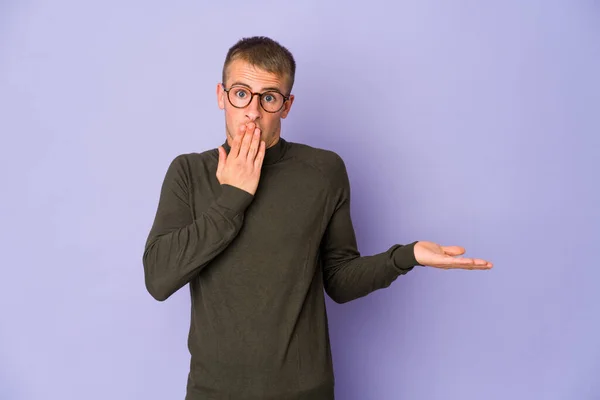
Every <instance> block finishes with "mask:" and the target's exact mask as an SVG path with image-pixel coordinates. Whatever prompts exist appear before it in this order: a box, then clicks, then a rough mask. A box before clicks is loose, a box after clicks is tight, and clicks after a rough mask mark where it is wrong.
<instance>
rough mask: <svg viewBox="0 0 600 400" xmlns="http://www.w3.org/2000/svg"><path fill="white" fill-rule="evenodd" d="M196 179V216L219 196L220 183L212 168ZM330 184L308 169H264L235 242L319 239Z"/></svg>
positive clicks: (325, 220)
mask: <svg viewBox="0 0 600 400" xmlns="http://www.w3.org/2000/svg"><path fill="white" fill-rule="evenodd" d="M201 179H202V182H199V181H197V182H195V184H194V185H193V190H192V196H191V197H192V198H191V199H190V202H191V208H192V210H191V211H192V217H193V218H197V217H198V216H199V215H201V213H203V212H205V211H206V210H207V209H208V207H210V206H211V204H212V203H213V202H214V201H215V199H216V198H217V197H218V196H220V194H221V189H220V183H219V182H218V180H217V179H216V177H215V176H214V173H213V171H211V170H208V171H207V175H205V176H204V177H201ZM330 199H331V195H330V193H329V187H328V185H327V184H326V180H325V179H324V177H323V176H322V175H320V174H319V173H317V172H315V171H314V170H312V169H310V168H304V169H303V168H302V167H298V166H296V167H295V168H278V167H276V166H268V167H266V168H263V171H262V173H261V177H260V182H259V184H258V189H257V192H256V193H255V195H254V197H253V200H252V202H251V203H250V205H249V206H248V208H247V209H246V210H245V212H244V222H243V226H242V229H241V231H240V233H239V237H238V241H248V242H251V243H252V245H253V246H255V247H258V248H260V247H262V245H264V246H266V247H270V248H272V247H273V246H277V245H278V244H287V245H288V246H289V244H290V243H294V242H306V241H314V240H320V237H321V236H322V233H323V232H324V230H325V228H326V226H327V223H328V220H329V216H330V215H331V212H332V211H333V210H332V205H331V204H330V202H331V200H330Z"/></svg>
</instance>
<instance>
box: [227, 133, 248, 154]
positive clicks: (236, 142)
mask: <svg viewBox="0 0 600 400" xmlns="http://www.w3.org/2000/svg"><path fill="white" fill-rule="evenodd" d="M245 132H246V125H242V126H241V127H240V133H239V134H238V135H235V137H234V138H233V144H232V145H231V150H229V156H230V157H233V158H235V157H237V156H238V154H239V153H240V147H241V145H242V139H243V138H244V133H245Z"/></svg>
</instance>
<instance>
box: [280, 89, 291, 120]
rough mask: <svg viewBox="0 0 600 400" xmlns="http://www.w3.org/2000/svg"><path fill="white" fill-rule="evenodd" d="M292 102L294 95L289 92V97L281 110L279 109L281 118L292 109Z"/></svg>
mask: <svg viewBox="0 0 600 400" xmlns="http://www.w3.org/2000/svg"><path fill="white" fill-rule="evenodd" d="M293 102H294V95H293V94H290V98H289V99H288V101H286V102H285V104H284V106H283V110H282V111H281V118H285V117H287V115H288V114H289V113H290V110H291V109H292V103H293Z"/></svg>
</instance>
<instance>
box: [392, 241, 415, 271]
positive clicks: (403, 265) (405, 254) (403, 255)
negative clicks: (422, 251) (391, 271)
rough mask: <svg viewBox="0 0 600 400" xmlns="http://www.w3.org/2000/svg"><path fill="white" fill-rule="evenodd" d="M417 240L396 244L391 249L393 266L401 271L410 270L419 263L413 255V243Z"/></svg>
mask: <svg viewBox="0 0 600 400" xmlns="http://www.w3.org/2000/svg"><path fill="white" fill-rule="evenodd" d="M417 242H418V241H414V242H412V243H410V244H407V245H396V248H395V249H394V250H393V251H392V260H393V263H394V266H395V267H396V268H398V269H400V270H403V271H410V270H411V269H413V268H414V267H415V266H417V265H419V266H422V264H419V262H418V261H417V258H416V257H415V245H416V244H417Z"/></svg>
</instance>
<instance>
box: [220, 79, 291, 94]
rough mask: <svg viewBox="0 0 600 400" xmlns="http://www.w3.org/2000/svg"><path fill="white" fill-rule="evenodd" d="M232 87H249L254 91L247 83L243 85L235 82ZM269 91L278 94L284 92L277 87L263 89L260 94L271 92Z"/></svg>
mask: <svg viewBox="0 0 600 400" xmlns="http://www.w3.org/2000/svg"><path fill="white" fill-rule="evenodd" d="M231 86H244V87H247V88H248V89H250V90H252V88H251V87H250V85H248V84H246V83H243V82H237V81H236V82H233V83H232V84H231ZM269 91H276V92H279V93H283V91H282V90H281V89H279V88H278V87H275V86H269V87H266V88H262V89H261V90H260V92H269Z"/></svg>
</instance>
